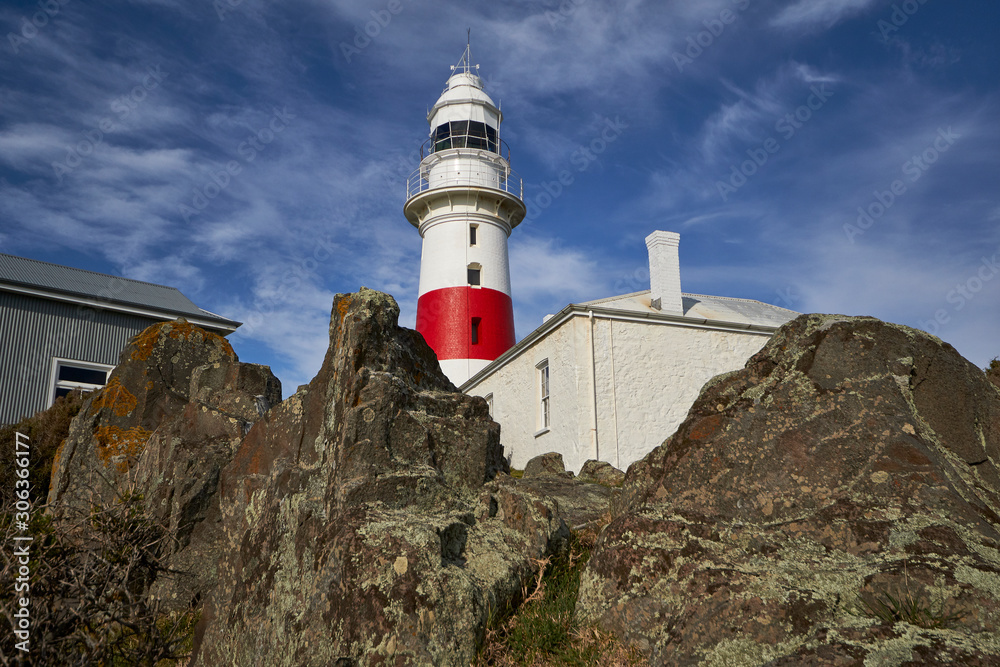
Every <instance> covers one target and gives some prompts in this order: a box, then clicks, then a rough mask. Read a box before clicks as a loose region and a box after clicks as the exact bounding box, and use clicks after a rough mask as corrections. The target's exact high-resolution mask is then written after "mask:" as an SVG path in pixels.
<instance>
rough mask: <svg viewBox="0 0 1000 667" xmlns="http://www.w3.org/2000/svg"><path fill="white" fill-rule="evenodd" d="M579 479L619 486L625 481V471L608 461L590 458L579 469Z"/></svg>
mask: <svg viewBox="0 0 1000 667" xmlns="http://www.w3.org/2000/svg"><path fill="white" fill-rule="evenodd" d="M579 479H580V480H581V481H584V482H592V483H594V484H603V485H605V486H621V485H622V484H624V483H625V473H623V472H622V471H621V470H619V469H618V468H616V467H614V466H613V465H611V464H610V463H606V462H604V461H596V460H594V459H590V460H589V461H587V462H586V463H584V464H583V468H581V469H580V476H579Z"/></svg>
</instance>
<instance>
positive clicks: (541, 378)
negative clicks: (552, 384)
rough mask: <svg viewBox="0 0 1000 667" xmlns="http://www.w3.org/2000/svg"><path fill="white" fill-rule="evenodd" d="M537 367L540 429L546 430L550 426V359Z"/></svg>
mask: <svg viewBox="0 0 1000 667" xmlns="http://www.w3.org/2000/svg"><path fill="white" fill-rule="evenodd" d="M535 368H536V370H537V372H538V430H539V431H545V430H548V428H549V360H548V359H546V360H544V361H542V362H541V363H540V364H538V365H537V366H536V367H535ZM536 435H537V434H536Z"/></svg>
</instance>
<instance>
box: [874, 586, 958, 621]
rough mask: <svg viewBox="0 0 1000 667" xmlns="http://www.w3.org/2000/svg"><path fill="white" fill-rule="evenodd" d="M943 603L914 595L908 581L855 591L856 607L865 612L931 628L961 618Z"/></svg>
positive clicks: (881, 619)
mask: <svg viewBox="0 0 1000 667" xmlns="http://www.w3.org/2000/svg"><path fill="white" fill-rule="evenodd" d="M946 606H947V605H946V603H945V602H944V601H942V602H941V604H940V605H937V606H935V605H934V604H933V603H932V602H931V601H930V600H928V599H927V598H926V597H924V596H918V595H914V594H913V593H912V592H911V591H910V587H909V584H908V583H907V584H906V585H904V586H903V588H902V589H899V588H897V589H896V590H889V589H886V590H882V591H876V592H875V593H870V594H867V595H865V594H862V595H858V611H859V612H860V613H862V614H863V615H865V616H869V617H871V618H874V619H877V620H879V621H882V622H883V623H890V624H895V623H899V622H900V621H903V622H905V623H909V624H910V625H915V626H917V627H920V628H927V629H930V630H939V629H942V628H947V627H950V626H952V625H954V624H955V623H957V622H959V621H960V620H962V615H961V614H958V613H948V612H947V611H946Z"/></svg>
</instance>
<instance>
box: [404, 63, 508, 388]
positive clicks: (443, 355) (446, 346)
mask: <svg viewBox="0 0 1000 667" xmlns="http://www.w3.org/2000/svg"><path fill="white" fill-rule="evenodd" d="M478 70H479V66H478V65H475V66H473V65H472V64H471V49H470V47H468V46H467V47H466V49H465V53H464V54H462V59H461V60H460V61H459V62H458V65H455V66H454V67H452V74H451V76H450V77H449V79H448V83H447V87H446V88H445V90H444V92H443V93H442V94H441V97H440V98H439V99H438V101H437V102H436V103H435V104H434V106H433V108H431V110H430V113H428V114H427V121H428V123H429V124H430V138H429V139H428V140H427V142H426V143H425V144H424V146H423V148H422V149H421V160H420V166H419V168H418V169H417V170H416V171H415V172H414V173H413V174H412V175H411V176H410V178H409V179H408V181H407V187H406V190H407V192H406V197H407V199H406V204H405V206H404V208H403V212H404V214H405V215H406V219H407V220H409V221H410V223H411V224H412V225H413V226H414V227H416V228H417V230H419V232H420V236H421V238H422V239H423V247H422V251H421V258H420V288H419V291H420V296H419V298H418V300H417V331H419V332H420V333H421V334H423V336H424V339H425V340H426V341H427V343H428V344H429V345H430V346H431V348H432V349H433V350H434V351H435V352H436V353H437V356H438V359H439V360H440V362H441V368H442V370H443V371H444V373H445V375H447V376H448V378H449V379H450V380H451V381H452V382H454V383H455V384H456V385H461V384H462V383H463V382H465V381H466V380H468V379H469V378H470V377H472V376H473V375H475V374H476V373H477V372H479V371H480V370H481V369H482V368H484V367H485V366H486V365H487V364H488V363H489V362H490V361H492V360H494V359H496V358H497V357H498V356H500V355H501V354H503V353H504V352H506V351H507V350H508V349H510V348H511V347H512V346H513V345H514V342H515V339H514V309H513V304H512V302H511V296H510V267H509V264H508V260H507V239H508V237H509V236H510V233H511V230H513V229H514V227H516V226H517V225H518V224H519V223H520V222H521V221H522V220H523V219H524V215H525V207H524V202H523V201H522V197H523V186H522V182H521V179H520V178H518V177H517V176H516V175H515V174H514V173H513V172H512V171H511V169H510V149H509V148H508V147H507V146H506V144H505V143H504V141H503V140H502V139H501V135H500V123H501V121H502V120H503V114H502V113H501V112H500V109H499V108H498V107H497V106H496V105H495V104H494V103H493V100H492V99H490V96H489V95H487V94H486V91H485V90H483V81H482V79H480V78H479V75H478V74H477V72H478Z"/></svg>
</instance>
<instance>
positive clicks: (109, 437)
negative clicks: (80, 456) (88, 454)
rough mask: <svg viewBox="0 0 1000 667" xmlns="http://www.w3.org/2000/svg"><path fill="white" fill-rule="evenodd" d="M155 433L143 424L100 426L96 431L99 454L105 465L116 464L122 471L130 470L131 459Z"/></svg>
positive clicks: (118, 469) (95, 437)
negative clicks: (127, 426)
mask: <svg viewBox="0 0 1000 667" xmlns="http://www.w3.org/2000/svg"><path fill="white" fill-rule="evenodd" d="M152 434H153V433H152V431H147V430H146V429H144V428H142V427H141V426H133V427H132V428H130V429H123V428H120V427H118V426H100V427H98V429H97V431H96V432H95V433H94V439H95V440H96V442H97V456H98V457H99V458H100V459H101V462H102V463H104V465H105V466H111V465H114V466H115V469H116V470H117V471H118V472H120V473H126V472H128V467H129V461H130V460H131V459H134V458H135V457H136V456H137V455H138V454H139V452H140V450H141V449H142V448H143V446H144V445H145V444H146V441H147V440H149V436H151V435H152Z"/></svg>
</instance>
